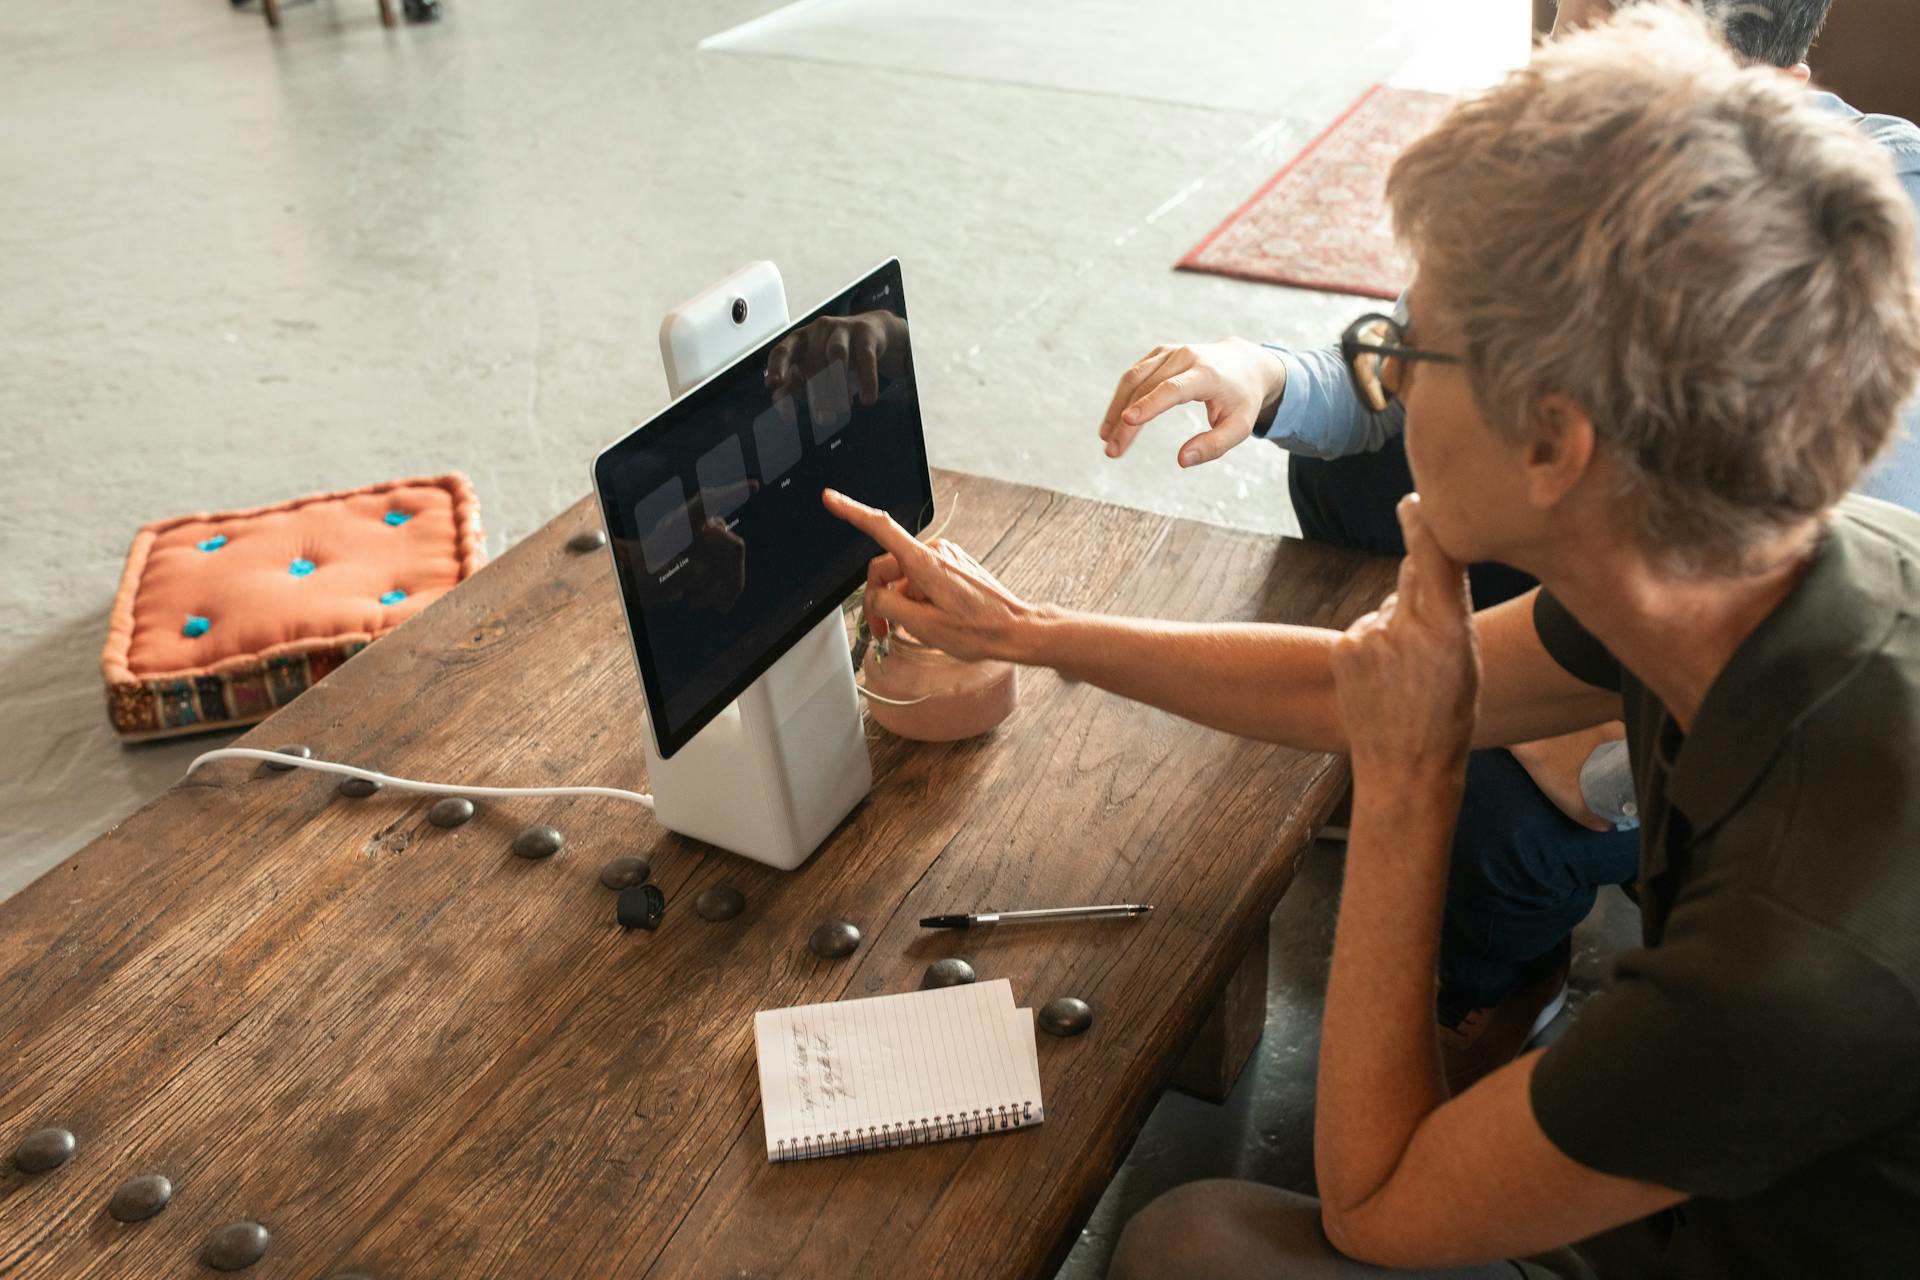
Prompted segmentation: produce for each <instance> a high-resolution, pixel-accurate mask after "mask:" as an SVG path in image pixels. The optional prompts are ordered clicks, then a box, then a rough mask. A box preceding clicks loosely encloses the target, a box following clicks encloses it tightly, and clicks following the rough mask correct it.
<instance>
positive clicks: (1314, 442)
mask: <svg viewBox="0 0 1920 1280" xmlns="http://www.w3.org/2000/svg"><path fill="white" fill-rule="evenodd" d="M1393 317H1394V319H1396V320H1398V321H1399V322H1400V323H1402V324H1405V323H1406V321H1407V295H1406V294H1404V293H1403V294H1401V295H1400V298H1399V301H1397V302H1395V303H1394V304H1393ZM1260 345H1262V346H1264V347H1265V348H1266V349H1267V350H1269V351H1271V352H1273V353H1274V354H1275V355H1277V356H1279V357H1280V363H1281V364H1283V365H1285V366H1286V369H1287V386H1286V390H1285V391H1283V392H1281V394H1280V404H1279V407H1278V408H1276V409H1275V410H1274V414H1273V421H1272V422H1270V423H1268V424H1267V429H1266V430H1265V431H1264V432H1262V433H1261V435H1262V438H1264V439H1267V440H1271V441H1273V442H1274V443H1275V444H1277V445H1279V446H1280V447H1281V448H1282V449H1285V450H1287V451H1288V452H1289V453H1303V454H1305V455H1306V456H1308V457H1309V458H1329V459H1331V458H1347V457H1351V456H1353V455H1354V454H1356V453H1372V452H1374V451H1375V450H1376V449H1378V448H1380V446H1381V445H1383V444H1385V443H1386V442H1387V441H1389V440H1391V439H1393V437H1395V436H1397V435H1399V434H1400V431H1401V429H1402V428H1403V427H1405V426H1406V425H1407V411H1406V409H1405V407H1403V406H1402V405H1401V404H1400V402H1399V401H1397V400H1396V401H1394V402H1393V403H1391V404H1389V405H1388V406H1387V408H1386V411H1385V412H1384V413H1375V412H1374V411H1373V410H1372V409H1370V408H1368V407H1367V404H1366V402H1365V401H1363V400H1362V399H1361V398H1360V393H1359V392H1358V391H1357V390H1355V389H1354V385H1353V378H1352V377H1351V376H1350V375H1349V374H1348V373H1347V362H1346V360H1345V359H1344V358H1343V357H1342V356H1341V354H1340V347H1339V345H1338V344H1335V345H1334V346H1331V347H1321V348H1318V349H1316V350H1313V351H1290V350H1288V349H1287V348H1285V347H1276V346H1275V345H1274V344H1273V343H1271V342H1264V343H1261V344H1260Z"/></svg>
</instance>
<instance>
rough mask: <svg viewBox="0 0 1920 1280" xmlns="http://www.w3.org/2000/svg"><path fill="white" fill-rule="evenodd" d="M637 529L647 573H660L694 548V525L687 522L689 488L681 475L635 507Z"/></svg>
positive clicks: (634, 519) (634, 514) (634, 520)
mask: <svg viewBox="0 0 1920 1280" xmlns="http://www.w3.org/2000/svg"><path fill="white" fill-rule="evenodd" d="M633 523H634V527H635V528H637V529H639V531H640V554H641V556H642V557H644V558H645V560H646V562H647V572H648V573H660V572H662V571H663V570H665V569H667V568H668V567H669V566H670V565H672V564H673V562H674V560H675V558H676V557H678V556H679V555H680V553H681V552H683V551H685V550H686V549H687V548H688V547H690V546H692V545H693V524H692V522H691V521H690V520H688V519H687V487H686V485H685V484H684V483H683V482H682V481H681V479H680V477H679V476H675V477H674V478H673V479H671V480H669V481H667V482H666V483H665V484H663V485H661V486H660V487H659V488H657V489H655V490H654V491H653V492H652V493H650V494H648V495H647V496H646V497H644V498H642V499H641V500H640V501H639V502H637V503H635V504H634V508H633Z"/></svg>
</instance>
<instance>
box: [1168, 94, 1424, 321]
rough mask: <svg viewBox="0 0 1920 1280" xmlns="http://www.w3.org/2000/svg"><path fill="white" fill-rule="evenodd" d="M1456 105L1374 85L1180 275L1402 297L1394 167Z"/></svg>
mask: <svg viewBox="0 0 1920 1280" xmlns="http://www.w3.org/2000/svg"><path fill="white" fill-rule="evenodd" d="M1453 101H1454V99H1453V97H1452V96H1451V95H1450V94H1444V93H1429V92H1426V91H1424V90H1418V89H1389V88H1385V87H1384V86H1381V85H1375V86H1374V87H1373V88H1371V89H1369V90H1367V91H1366V93H1364V94H1362V95H1361V97H1360V100H1359V101H1358V102H1356V103H1354V104H1353V105H1352V106H1351V107H1348V108H1347V110H1346V113H1345V114H1343V115H1342V116H1341V117H1340V118H1339V119H1338V120H1335V121H1334V122H1333V123H1332V124H1331V125H1329V126H1327V130H1326V132H1324V133H1322V134H1321V135H1320V136H1319V137H1317V138H1315V139H1314V140H1313V141H1312V142H1311V143H1309V144H1308V145H1307V149H1306V150H1305V151H1302V152H1301V153H1300V154H1299V155H1297V156H1295V157H1294V158H1293V159H1292V160H1291V161H1290V162H1289V163H1288V164H1287V167H1286V168H1284V169H1282V170H1281V171H1280V172H1279V173H1276V174H1274V175H1273V177H1272V178H1270V179H1268V181H1267V184H1266V185H1265V186H1264V187H1261V188H1260V189H1259V190H1258V191H1256V192H1254V193H1253V198H1252V199H1250V200H1248V201H1247V202H1246V203H1245V204H1243V205H1241V206H1240V207H1239V208H1238V209H1236V210H1234V212H1233V215H1232V216H1231V217H1229V218H1228V219H1227V220H1226V221H1225V222H1223V223H1221V224H1220V226H1219V227H1218V228H1216V229H1215V230H1214V232H1213V234H1212V235H1210V236H1208V237H1207V238H1206V239H1205V240H1202V241H1201V242H1200V243H1199V245H1198V246H1196V247H1195V248H1194V250H1193V251H1192V252H1191V253H1189V254H1187V256H1186V257H1184V258H1182V259H1181V260H1180V267H1181V269H1182V270H1186V271H1209V272H1212V273H1213V274H1215V275H1222V276H1238V277H1239V278H1240V279H1242V280H1266V281H1270V282H1271V283H1273V284H1288V285H1295V286H1298V287H1300V288H1304V289H1323V290H1325V291H1326V292H1328V293H1358V294H1365V295H1366V296H1368V297H1371V298H1397V297H1399V296H1400V294H1401V292H1402V291H1403V290H1404V289H1405V288H1406V287H1407V284H1408V282H1409V277H1410V276H1411V274H1412V272H1411V269H1410V268H1409V266H1408V264H1407V260H1406V258H1405V257H1403V256H1402V255H1401V253H1400V250H1399V247H1398V246H1397V245H1395V244H1394V242H1393V225H1392V222H1391V220H1390V218H1389V217H1388V214H1387V204H1386V185H1387V171H1388V170H1389V169H1391V168H1392V167H1393V161H1394V158H1395V157H1396V156H1398V155H1399V154H1400V153H1401V152H1402V151H1404V150H1405V149H1406V148H1407V146H1408V145H1409V144H1411V143H1412V142H1413V141H1414V140H1415V139H1417V138H1418V137H1420V135H1422V134H1424V133H1425V132H1426V131H1427V130H1429V129H1431V128H1432V127H1433V126H1434V125H1436V124H1438V123H1439V121H1440V117H1441V116H1443V115H1445V114H1446V112H1447V108H1449V107H1450V106H1452V105H1453Z"/></svg>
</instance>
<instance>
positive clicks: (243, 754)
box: [187, 747, 653, 809]
mask: <svg viewBox="0 0 1920 1280" xmlns="http://www.w3.org/2000/svg"><path fill="white" fill-rule="evenodd" d="M214 760H259V761H262V762H264V763H266V764H270V765H274V766H276V767H280V768H288V769H313V770H316V771H318V772H320V773H337V774H340V775H341V776H342V777H347V778H365V779H366V780H367V781H368V782H377V783H379V784H380V785H381V786H383V787H392V788H393V789H394V790H395V791H422V792H425V793H426V794H428V795H435V796H607V797H609V798H611V799H614V800H630V801H632V802H633V803H634V804H637V805H639V806H640V807H641V808H643V809H651V808H653V797H652V796H650V795H647V794H645V793H643V792H639V791H622V790H620V789H619V788H617V787H456V786H452V785H449V784H448V783H444V782H416V781H414V780H413V779H411V778H395V777H391V776H389V775H388V774H384V773H375V772H374V771H373V770H371V769H362V768H359V767H357V766H355V765H350V764H335V763H333V762H332V761H331V760H306V759H303V758H301V757H300V756H290V755H284V754H282V753H281V752H278V751H257V750H255V749H254V748H252V747H223V748H221V749H220V750H218V751H208V752H206V753H204V754H202V755H198V756H195V757H194V760H193V763H192V764H190V765H188V766H187V772H188V773H189V774H191V773H192V772H193V771H194V770H195V769H198V768H199V767H200V766H201V765H203V764H208V763H210V762H212V761H214Z"/></svg>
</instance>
